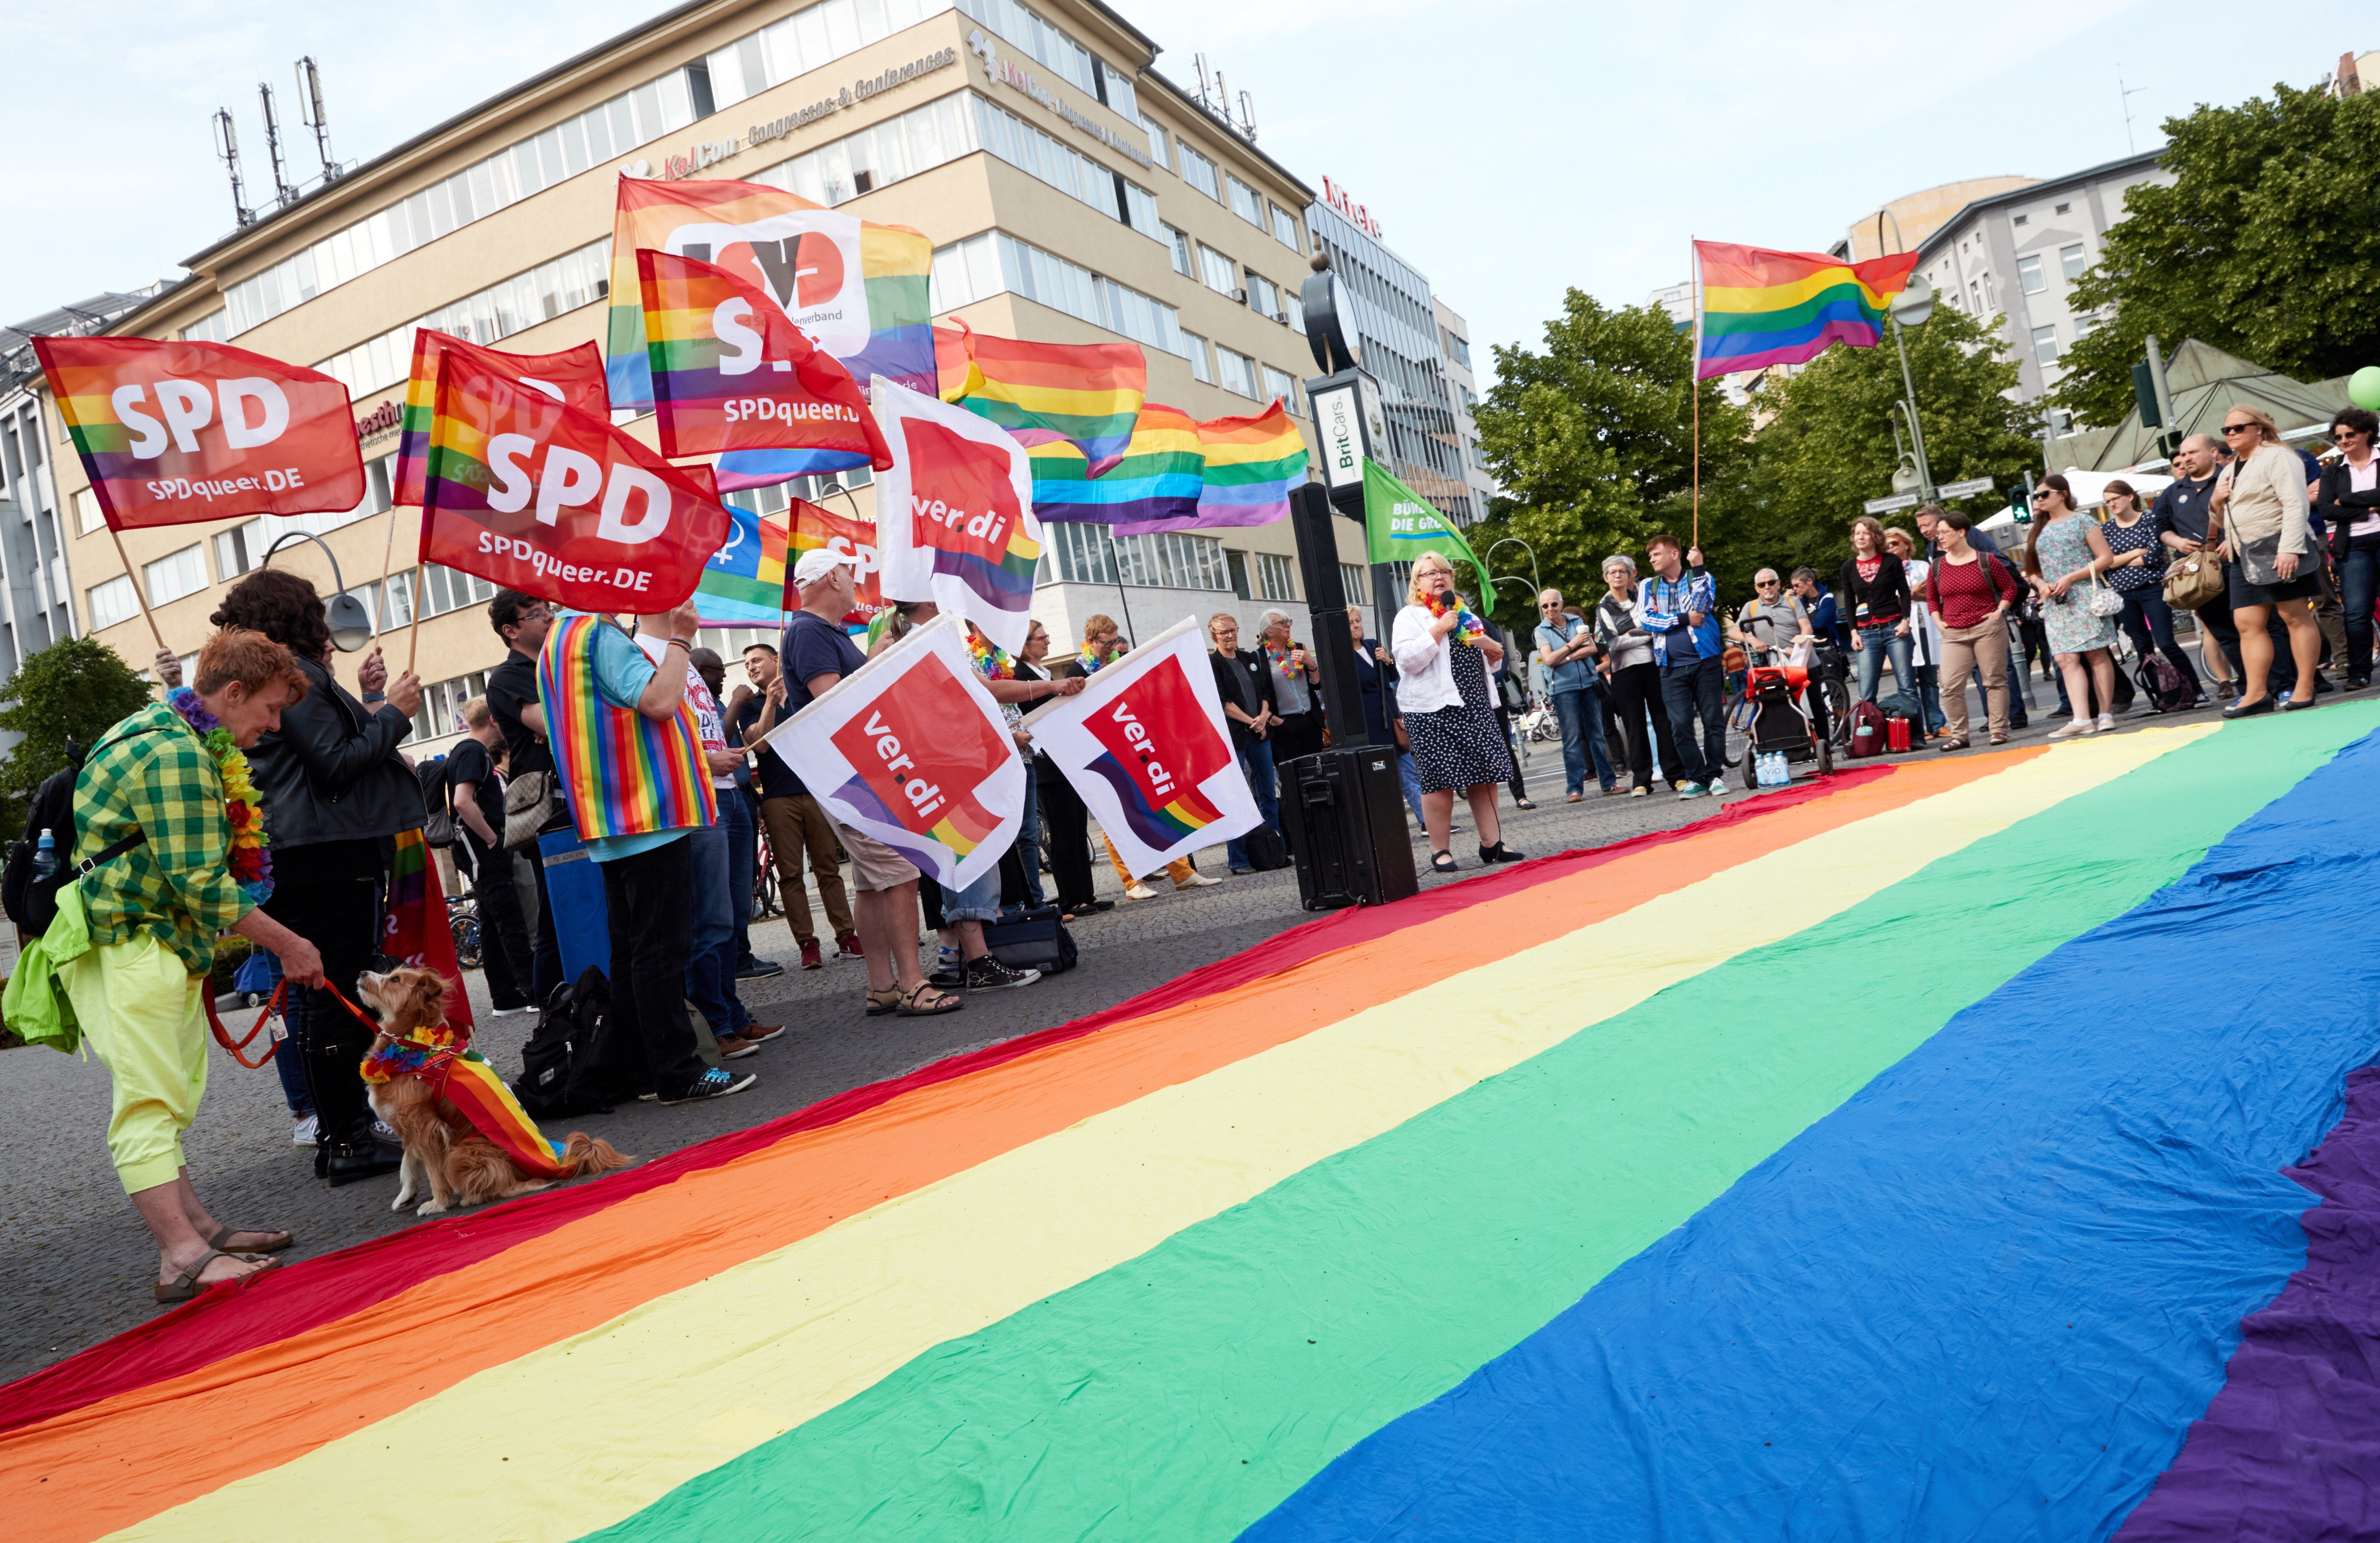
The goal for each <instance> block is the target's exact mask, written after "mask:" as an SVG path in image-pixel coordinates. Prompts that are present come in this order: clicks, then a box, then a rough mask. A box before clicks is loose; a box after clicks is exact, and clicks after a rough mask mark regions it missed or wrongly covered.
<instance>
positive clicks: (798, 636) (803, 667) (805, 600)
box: [761, 547, 965, 1018]
mask: <svg viewBox="0 0 2380 1543" xmlns="http://www.w3.org/2000/svg"><path fill="white" fill-rule="evenodd" d="M858 566H859V559H858V558H857V557H856V556H854V555H852V554H850V553H848V552H838V551H833V550H831V549H829V548H824V547H817V548H811V549H810V550H809V551H807V552H804V553H803V554H802V557H801V561H799V562H797V563H795V565H794V589H795V593H796V594H798V595H799V596H800V597H801V601H802V609H799V610H797V611H795V612H794V617H793V621H791V623H789V624H788V625H787V626H786V628H785V636H784V645H783V649H782V650H781V652H780V655H779V659H780V664H781V667H782V668H781V674H780V677H779V678H780V680H781V681H783V689H784V705H783V706H782V707H781V708H780V709H779V711H780V713H781V714H782V715H783V717H792V716H793V715H794V714H795V713H797V712H799V711H801V710H802V709H803V708H804V707H807V706H808V705H810V704H811V703H812V702H813V701H815V700H817V698H818V696H819V693H821V692H824V691H826V690H828V689H829V688H831V687H832V686H833V685H834V683H835V682H836V681H840V680H842V679H843V678H844V676H846V675H848V674H850V673H851V672H852V671H853V670H856V669H858V668H859V667H860V666H861V665H863V664H866V663H867V662H868V659H867V656H865V655H863V654H862V653H860V651H859V649H858V647H857V645H855V644H853V642H852V641H851V639H850V637H849V636H848V635H846V634H845V633H844V630H843V619H844V617H845V616H846V615H848V614H850V611H851V608H852V603H853V601H854V600H856V598H857V597H858V593H859V577H858V573H857V572H856V570H857V568H858ZM761 753H762V754H764V755H770V754H774V753H775V752H774V751H768V750H764V751H762V752H761ZM835 836H836V838H837V839H839V840H840V841H842V843H843V850H844V851H845V852H847V853H849V854H850V856H851V870H852V880H853V887H854V888H856V890H858V891H859V898H858V903H857V905H856V908H855V909H856V910H857V913H858V920H859V946H860V948H861V949H862V950H863V951H864V952H865V953H866V954H867V956H868V1016H869V1017H871V1018H874V1017H878V1016H880V1015H881V1014H884V1013H898V1014H900V1015H901V1016H902V1017H903V1018H925V1017H929V1016H931V1015H933V1014H936V1013H954V1012H956V1011H958V1010H959V1008H960V1007H963V1006H964V1005H965V1004H963V1003H962V1002H961V1001H960V1000H959V998H958V997H957V996H956V995H953V994H952V993H948V992H943V991H940V990H937V989H936V988H934V987H933V986H930V985H928V984H927V983H926V972H925V970H924V969H923V968H922V967H921V966H920V965H919V964H918V962H917V924H918V912H917V866H916V864H914V863H912V862H910V861H909V860H908V859H907V858H905V857H903V856H902V855H901V854H900V853H899V852H896V851H894V850H892V848H890V847H888V846H886V845H885V844H884V843H883V842H881V841H879V840H877V839H876V838H874V837H871V836H867V835H864V834H862V833H861V832H859V831H856V830H852V829H850V828H848V827H847V826H843V825H841V824H839V823H838V824H837V825H836V826H835Z"/></svg>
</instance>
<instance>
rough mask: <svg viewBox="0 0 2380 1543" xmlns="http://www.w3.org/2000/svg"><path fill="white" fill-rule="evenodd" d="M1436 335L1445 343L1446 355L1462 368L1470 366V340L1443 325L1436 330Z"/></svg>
mask: <svg viewBox="0 0 2380 1543" xmlns="http://www.w3.org/2000/svg"><path fill="white" fill-rule="evenodd" d="M1438 335H1439V338H1440V339H1441V340H1443V341H1444V343H1445V344H1446V356H1447V357H1448V358H1450V359H1452V360H1453V361H1454V362H1455V363H1456V364H1459V365H1461V366H1462V367H1463V368H1465V369H1469V368H1471V344H1470V341H1469V340H1468V339H1466V338H1463V337H1461V336H1459V335H1457V334H1456V333H1454V332H1451V331H1449V330H1448V329H1447V328H1444V327H1440V328H1439V330H1438Z"/></svg>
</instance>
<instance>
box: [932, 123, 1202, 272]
mask: <svg viewBox="0 0 2380 1543" xmlns="http://www.w3.org/2000/svg"><path fill="white" fill-rule="evenodd" d="M968 100H969V101H971V102H974V104H975V117H976V124H977V128H978V129H979V131H980V133H981V136H982V141H983V148H984V149H986V150H988V151H991V153H992V154H994V155H996V156H998V157H1000V159H1002V161H1005V162H1007V163H1009V164H1010V165H1012V166H1014V167H1015V168H1016V169H1017V170H1019V171H1021V172H1024V173H1026V175H1031V176H1035V177H1038V178H1039V179H1041V180H1042V181H1043V182H1046V183H1048V184H1049V185H1050V187H1055V188H1056V189H1058V191H1060V192H1062V193H1064V194H1066V195H1067V196H1068V197H1070V198H1073V199H1078V200H1080V201H1081V202H1083V203H1087V204H1088V205H1090V206H1091V207H1092V208H1093V209H1096V210H1098V211H1099V212H1100V213H1102V214H1104V215H1106V216H1107V217H1108V218H1110V219H1111V220H1121V221H1123V223H1125V224H1127V225H1130V226H1131V227H1132V228H1133V229H1135V230H1136V231H1138V232H1140V234H1141V235H1146V236H1148V237H1151V238H1152V239H1155V240H1160V241H1161V240H1163V239H1164V236H1163V235H1160V234H1159V233H1160V231H1161V230H1162V229H1163V228H1165V227H1163V226H1162V225H1161V224H1160V222H1159V220H1158V218H1157V195H1156V194H1154V193H1152V192H1150V191H1149V190H1148V189H1147V188H1146V187H1141V186H1140V185H1139V184H1137V183H1135V182H1131V181H1128V180H1126V178H1125V177H1124V175H1123V173H1122V172H1117V171H1111V170H1110V169H1109V168H1108V167H1106V166H1104V165H1102V164H1101V163H1099V162H1097V161H1094V160H1092V159H1091V158H1090V157H1089V156H1087V155H1085V154H1083V153H1081V152H1080V151H1076V150H1074V149H1073V148H1071V147H1069V146H1067V145H1063V144H1061V143H1059V142H1058V141H1057V140H1056V139H1051V138H1050V136H1049V135H1047V134H1044V133H1042V132H1041V131H1040V130H1039V129H1038V128H1035V127H1033V126H1032V125H1030V124H1028V123H1026V122H1025V121H1024V120H1023V119H1022V118H1019V117H1017V116H1016V115H1014V114H1013V113H1009V112H1005V111H1003V110H1002V109H1001V108H998V107H995V106H993V105H992V104H991V103H990V102H986V101H984V100H983V99H982V98H981V97H977V96H971V97H969V98H968Z"/></svg>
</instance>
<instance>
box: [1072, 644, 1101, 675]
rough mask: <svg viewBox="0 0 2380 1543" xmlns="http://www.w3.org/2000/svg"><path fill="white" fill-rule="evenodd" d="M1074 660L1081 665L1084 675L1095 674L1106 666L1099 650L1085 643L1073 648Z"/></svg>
mask: <svg viewBox="0 0 2380 1543" xmlns="http://www.w3.org/2000/svg"><path fill="white" fill-rule="evenodd" d="M1075 663H1077V664H1079V665H1080V666H1082V669H1083V673H1084V674H1086V675H1097V674H1098V673H1099V671H1100V670H1101V669H1105V668H1107V664H1108V661H1107V660H1106V659H1105V658H1104V657H1101V656H1100V654H1099V650H1098V649H1096V648H1094V647H1092V646H1091V645H1089V644H1087V643H1086V644H1085V645H1082V646H1081V647H1080V648H1077V649H1075Z"/></svg>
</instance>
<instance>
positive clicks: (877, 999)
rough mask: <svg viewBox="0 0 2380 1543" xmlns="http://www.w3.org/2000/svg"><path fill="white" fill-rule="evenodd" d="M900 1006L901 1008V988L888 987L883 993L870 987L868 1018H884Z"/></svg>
mask: <svg viewBox="0 0 2380 1543" xmlns="http://www.w3.org/2000/svg"><path fill="white" fill-rule="evenodd" d="M900 1006H901V988H900V987H898V986H887V987H886V988H885V989H884V990H882V991H878V990H877V989H876V988H875V987H873V986H870V987H869V988H868V1017H870V1018H882V1017H883V1016H884V1015H885V1014H886V1013H889V1012H892V1011H894V1010H896V1009H897V1008H898V1007H900Z"/></svg>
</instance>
